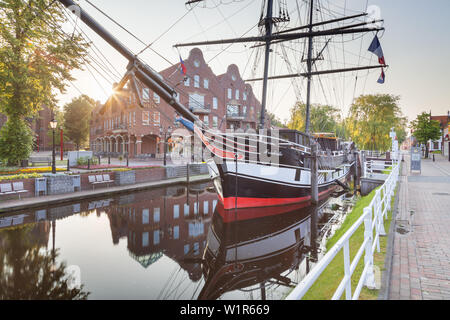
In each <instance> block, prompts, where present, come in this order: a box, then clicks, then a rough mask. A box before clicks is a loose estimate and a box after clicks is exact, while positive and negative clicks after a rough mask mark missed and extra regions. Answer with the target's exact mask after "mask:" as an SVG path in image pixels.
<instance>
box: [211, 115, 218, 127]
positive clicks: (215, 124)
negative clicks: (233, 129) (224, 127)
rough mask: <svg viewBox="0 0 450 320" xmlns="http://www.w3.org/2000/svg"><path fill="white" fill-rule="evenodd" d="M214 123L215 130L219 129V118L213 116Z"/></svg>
mask: <svg viewBox="0 0 450 320" xmlns="http://www.w3.org/2000/svg"><path fill="white" fill-rule="evenodd" d="M212 121H213V123H212V126H213V128H217V126H218V119H217V117H216V116H213V120H212Z"/></svg>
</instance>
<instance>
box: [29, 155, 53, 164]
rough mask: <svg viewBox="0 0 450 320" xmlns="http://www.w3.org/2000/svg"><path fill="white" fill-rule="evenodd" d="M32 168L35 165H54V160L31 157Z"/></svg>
mask: <svg viewBox="0 0 450 320" xmlns="http://www.w3.org/2000/svg"><path fill="white" fill-rule="evenodd" d="M29 161H30V162H31V166H33V165H34V164H35V163H45V164H47V165H48V166H51V165H52V158H51V157H30V160H29Z"/></svg>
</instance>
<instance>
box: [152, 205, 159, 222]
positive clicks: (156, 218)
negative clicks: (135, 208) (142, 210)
mask: <svg viewBox="0 0 450 320" xmlns="http://www.w3.org/2000/svg"><path fill="white" fill-rule="evenodd" d="M160 217H161V209H160V208H154V209H153V222H159V220H160Z"/></svg>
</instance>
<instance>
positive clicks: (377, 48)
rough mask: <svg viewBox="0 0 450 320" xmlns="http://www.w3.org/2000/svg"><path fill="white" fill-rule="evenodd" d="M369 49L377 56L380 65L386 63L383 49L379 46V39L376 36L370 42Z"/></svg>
mask: <svg viewBox="0 0 450 320" xmlns="http://www.w3.org/2000/svg"><path fill="white" fill-rule="evenodd" d="M369 51H370V52H372V53H374V54H375V55H376V56H377V57H378V62H379V63H380V64H382V65H385V64H386V61H385V59H384V54H383V49H382V48H381V44H380V40H378V36H375V38H373V41H372V43H371V44H370V47H369Z"/></svg>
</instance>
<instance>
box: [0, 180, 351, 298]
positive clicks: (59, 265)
mask: <svg viewBox="0 0 450 320" xmlns="http://www.w3.org/2000/svg"><path fill="white" fill-rule="evenodd" d="M344 198H345V196H339V197H336V198H331V200H328V201H327V202H325V203H322V204H321V206H320V207H319V208H318V209H315V210H313V209H311V207H302V206H301V205H291V206H286V207H272V208H263V209H261V208H259V209H257V210H254V209H245V210H244V209H240V210H229V211H225V210H223V207H221V205H220V202H218V199H217V195H216V193H215V191H214V189H213V187H212V185H211V184H197V185H191V186H190V187H189V189H188V188H187V187H186V186H178V187H169V188H161V189H153V190H148V191H144V192H138V193H130V194H122V195H117V196H113V197H108V198H103V199H95V200H86V201H82V202H76V203H71V204H64V205H62V206H53V207H46V208H40V209H33V210H27V211H23V212H15V213H12V214H9V215H2V216H0V299H45V298H52V299H151V300H158V299H162V300H179V299H183V300H192V299H208V300H215V299H223V300H228V299H237V300H240V299H246V300H252V299H253V300H261V299H269V300H270V299H274V300H279V299H282V298H283V297H285V296H286V295H287V294H288V293H289V292H290V291H291V290H292V288H293V287H295V285H296V284H297V283H298V282H299V281H301V279H302V278H303V277H304V276H305V275H306V274H307V272H308V271H309V269H310V268H311V267H312V266H313V265H314V263H316V262H317V261H318V259H320V257H321V255H323V244H324V240H325V239H326V238H328V237H329V236H330V235H331V234H332V232H333V230H334V228H335V227H336V225H338V224H339V221H342V219H343V217H345V214H346V213H347V212H348V211H349V210H350V209H351V208H352V203H351V201H347V200H345V199H344ZM238 217H246V219H245V220H239V218H238Z"/></svg>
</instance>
